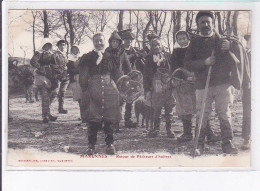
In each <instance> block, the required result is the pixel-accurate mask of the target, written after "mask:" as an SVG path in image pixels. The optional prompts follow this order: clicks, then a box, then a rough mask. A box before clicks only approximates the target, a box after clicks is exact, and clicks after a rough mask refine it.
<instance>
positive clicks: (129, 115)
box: [125, 102, 133, 121]
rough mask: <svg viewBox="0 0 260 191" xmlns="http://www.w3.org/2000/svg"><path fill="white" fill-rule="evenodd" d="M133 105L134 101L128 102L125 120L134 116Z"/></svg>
mask: <svg viewBox="0 0 260 191" xmlns="http://www.w3.org/2000/svg"><path fill="white" fill-rule="evenodd" d="M132 106H133V102H132V103H128V102H126V104H125V121H129V120H130V119H131V117H132V108H133V107H132Z"/></svg>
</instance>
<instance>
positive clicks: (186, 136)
mask: <svg viewBox="0 0 260 191" xmlns="http://www.w3.org/2000/svg"><path fill="white" fill-rule="evenodd" d="M176 42H177V45H178V46H179V47H177V48H175V49H174V50H173V52H172V56H171V64H172V66H171V68H172V72H174V71H175V72H176V75H175V76H176V77H178V78H180V79H182V80H185V81H183V82H181V83H180V85H178V86H176V87H175V88H174V90H173V93H174V97H175V99H176V112H177V114H178V116H179V117H180V118H181V120H182V124H183V134H182V135H181V136H180V137H178V139H177V140H178V141H180V142H183V141H191V140H192V138H193V135H192V115H193V114H194V113H195V111H196V95H195V90H196V89H195V87H194V79H195V78H194V74H193V73H192V72H189V71H188V70H186V69H185V68H184V62H183V61H184V58H185V54H186V51H187V49H188V46H189V43H190V40H189V36H188V34H187V32H186V31H178V32H177V33H176ZM177 69H178V70H179V72H177V71H176V70H177ZM206 136H207V141H208V142H216V141H218V140H219V137H218V136H216V135H215V134H214V132H213V130H212V129H211V127H210V125H209V121H208V122H207V131H206Z"/></svg>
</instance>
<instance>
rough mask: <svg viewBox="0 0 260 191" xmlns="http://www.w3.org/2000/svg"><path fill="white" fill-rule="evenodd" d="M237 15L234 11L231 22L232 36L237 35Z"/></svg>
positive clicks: (237, 12)
mask: <svg viewBox="0 0 260 191" xmlns="http://www.w3.org/2000/svg"><path fill="white" fill-rule="evenodd" d="M238 15H239V11H235V12H234V14H233V21H232V29H233V34H234V35H235V36H237V35H238V29H237V18H238Z"/></svg>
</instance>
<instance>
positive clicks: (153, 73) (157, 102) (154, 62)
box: [143, 39, 175, 138]
mask: <svg viewBox="0 0 260 191" xmlns="http://www.w3.org/2000/svg"><path fill="white" fill-rule="evenodd" d="M162 51H163V47H162V44H161V41H160V39H154V40H152V41H151V51H150V54H149V55H148V56H147V57H146V60H145V61H146V62H145V67H144V79H143V83H144V93H145V98H146V100H147V101H148V102H150V103H151V107H152V109H153V129H151V130H150V132H149V133H148V137H156V136H157V135H158V133H159V131H160V123H161V120H160V116H161V112H162V107H164V109H165V118H166V133H167V136H168V137H169V138H174V137H175V135H174V134H173V133H172V132H171V118H172V116H171V113H172V109H173V107H174V105H175V100H174V98H173V96H172V88H171V86H170V85H169V84H168V83H167V84H164V83H163V82H162V79H161V77H162V76H161V74H160V73H159V69H166V70H168V71H170V63H167V60H166V58H165V56H164V54H163V53H162Z"/></svg>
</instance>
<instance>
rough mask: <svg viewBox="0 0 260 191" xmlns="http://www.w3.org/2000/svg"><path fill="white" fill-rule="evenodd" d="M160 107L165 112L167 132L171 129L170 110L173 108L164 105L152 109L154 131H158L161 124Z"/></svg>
mask: <svg viewBox="0 0 260 191" xmlns="http://www.w3.org/2000/svg"><path fill="white" fill-rule="evenodd" d="M162 107H164V110H165V120H166V130H167V131H169V130H170V129H171V119H172V110H173V106H172V105H169V104H164V105H163V106H157V107H154V109H153V119H154V130H158V131H159V129H160V123H161V119H160V116H161V112H162Z"/></svg>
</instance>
